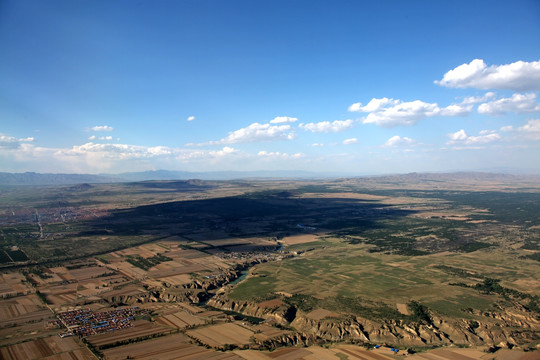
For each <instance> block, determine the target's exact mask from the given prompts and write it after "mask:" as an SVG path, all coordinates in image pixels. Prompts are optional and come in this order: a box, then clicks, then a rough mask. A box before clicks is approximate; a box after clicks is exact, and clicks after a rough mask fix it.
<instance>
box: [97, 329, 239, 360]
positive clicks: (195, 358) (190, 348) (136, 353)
mask: <svg viewBox="0 0 540 360" xmlns="http://www.w3.org/2000/svg"><path fill="white" fill-rule="evenodd" d="M103 354H104V356H105V359H107V360H123V359H126V358H127V357H128V356H129V357H131V358H133V359H148V360H151V359H161V360H173V359H179V360H180V359H186V360H207V359H208V360H237V359H241V357H239V356H237V355H235V354H232V353H223V352H217V351H212V350H208V349H205V348H203V347H200V346H196V345H193V344H190V343H189V339H188V338H186V337H185V336H184V335H179V334H178V335H171V336H167V337H163V338H159V339H155V340H148V341H145V342H143V343H138V344H131V345H129V346H120V347H116V348H113V349H107V350H104V351H103Z"/></svg>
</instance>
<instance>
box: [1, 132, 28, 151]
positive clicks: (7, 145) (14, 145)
mask: <svg viewBox="0 0 540 360" xmlns="http://www.w3.org/2000/svg"><path fill="white" fill-rule="evenodd" d="M34 140H35V139H34V138H33V137H27V138H16V137H13V136H9V135H3V134H0V149H18V148H19V147H20V146H21V145H22V144H23V143H29V142H33V141H34Z"/></svg>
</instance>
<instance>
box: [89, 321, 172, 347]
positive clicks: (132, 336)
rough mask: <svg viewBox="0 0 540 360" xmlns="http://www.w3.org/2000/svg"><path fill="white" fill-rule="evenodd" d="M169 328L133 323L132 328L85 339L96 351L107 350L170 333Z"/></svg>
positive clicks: (139, 322) (140, 322)
mask: <svg viewBox="0 0 540 360" xmlns="http://www.w3.org/2000/svg"><path fill="white" fill-rule="evenodd" d="M171 332H172V330H171V329H170V328H167V327H164V326H159V325H156V324H153V323H149V322H147V321H135V322H134V324H133V327H131V328H128V329H122V330H116V331H113V332H110V333H104V334H99V335H92V336H89V337H87V338H86V341H88V342H89V343H90V344H92V345H93V346H94V347H95V348H96V349H101V348H107V347H110V346H111V345H114V344H118V345H122V344H127V343H130V342H136V341H140V340H142V339H148V338H151V337H156V336H159V335H164V334H168V333H171Z"/></svg>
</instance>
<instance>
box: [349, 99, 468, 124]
mask: <svg viewBox="0 0 540 360" xmlns="http://www.w3.org/2000/svg"><path fill="white" fill-rule="evenodd" d="M351 108H353V109H357V110H353V111H360V112H369V114H368V116H366V117H365V118H364V119H363V120H362V122H363V123H364V124H370V123H373V124H375V125H377V126H381V127H389V128H390V127H394V126H398V125H403V126H410V125H414V124H416V123H417V122H418V121H419V120H422V119H424V118H426V117H430V116H435V115H438V114H439V113H440V111H441V109H440V108H439V107H438V106H437V104H436V103H432V104H430V103H426V102H423V101H420V100H415V101H409V102H402V101H401V100H394V99H387V98H382V99H372V100H371V101H370V102H369V103H368V104H367V105H366V106H355V104H353V105H351V106H350V107H349V110H350V109H351ZM462 112H463V111H462V109H459V111H456V110H452V109H448V110H447V111H446V113H447V114H449V115H450V114H452V113H453V114H454V115H456V113H460V114H461V113H462Z"/></svg>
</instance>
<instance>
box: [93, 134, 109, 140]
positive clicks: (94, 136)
mask: <svg viewBox="0 0 540 360" xmlns="http://www.w3.org/2000/svg"><path fill="white" fill-rule="evenodd" d="M112 138H113V137H112V136H110V135H109V136H99V137H98V136H96V135H92V136H89V137H88V140H112Z"/></svg>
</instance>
